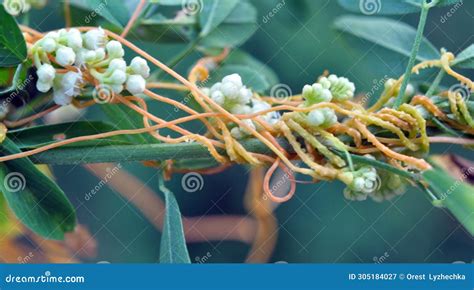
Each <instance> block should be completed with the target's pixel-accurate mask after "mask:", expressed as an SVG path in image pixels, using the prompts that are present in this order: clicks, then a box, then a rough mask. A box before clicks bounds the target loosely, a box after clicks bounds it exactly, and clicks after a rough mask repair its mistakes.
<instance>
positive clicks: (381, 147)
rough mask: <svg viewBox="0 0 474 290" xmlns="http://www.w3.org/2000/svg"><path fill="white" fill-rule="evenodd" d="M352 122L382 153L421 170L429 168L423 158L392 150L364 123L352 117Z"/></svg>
mask: <svg viewBox="0 0 474 290" xmlns="http://www.w3.org/2000/svg"><path fill="white" fill-rule="evenodd" d="M353 122H354V124H355V126H356V127H357V129H358V130H359V131H360V132H361V133H362V135H364V137H365V138H367V140H368V141H369V142H370V143H372V144H373V145H374V146H375V147H377V148H378V149H379V150H380V151H381V152H382V153H384V154H385V155H387V156H388V157H391V158H394V159H397V160H400V161H403V162H405V163H407V164H411V165H413V166H415V167H417V168H419V169H421V170H428V169H430V168H431V165H430V164H429V163H428V162H426V161H425V160H423V159H418V158H414V157H411V156H407V155H403V154H400V153H397V152H395V151H392V150H391V149H390V148H388V147H387V146H385V145H384V144H382V142H380V141H379V140H378V139H377V137H376V136H375V135H373V134H372V133H371V132H370V131H369V129H367V127H366V126H365V125H364V124H362V123H361V122H360V121H359V120H357V119H353Z"/></svg>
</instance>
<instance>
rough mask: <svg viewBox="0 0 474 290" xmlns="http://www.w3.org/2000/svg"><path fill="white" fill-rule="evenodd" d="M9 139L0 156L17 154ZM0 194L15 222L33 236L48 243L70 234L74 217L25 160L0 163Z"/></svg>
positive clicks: (61, 194) (53, 186) (54, 187)
mask: <svg viewBox="0 0 474 290" xmlns="http://www.w3.org/2000/svg"><path fill="white" fill-rule="evenodd" d="M19 152H20V150H19V149H18V147H17V146H16V145H15V143H14V142H12V141H11V140H10V139H8V138H7V139H5V140H4V142H3V143H2V146H1V149H0V154H2V155H9V154H14V153H19ZM0 180H1V182H0V191H1V192H3V194H4V196H5V199H6V200H7V202H8V205H9V206H10V208H11V209H12V210H13V212H14V213H15V215H16V216H17V217H18V219H19V220H20V221H21V222H22V223H23V224H25V225H26V226H27V227H29V228H30V229H31V230H32V231H34V232H35V233H37V234H39V235H41V236H43V237H45V238H49V239H63V238H64V234H65V233H66V232H70V231H72V230H74V227H75V225H76V215H75V211H74V208H73V206H72V205H71V203H70V202H69V200H68V199H67V197H66V195H65V194H64V192H63V191H62V190H61V189H60V188H59V187H58V186H57V185H56V183H54V182H53V181H52V180H51V179H49V178H48V177H46V176H45V175H44V174H43V173H41V171H39V170H38V168H36V166H35V165H34V164H33V163H32V162H31V161H30V160H29V159H28V158H22V159H16V160H12V161H7V162H4V163H0Z"/></svg>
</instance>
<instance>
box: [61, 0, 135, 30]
mask: <svg viewBox="0 0 474 290" xmlns="http://www.w3.org/2000/svg"><path fill="white" fill-rule="evenodd" d="M110 2H112V1H110ZM70 3H71V5H73V6H75V7H78V8H80V9H83V10H86V11H89V12H90V15H88V17H91V18H94V15H95V14H98V15H100V16H102V17H103V18H104V19H106V20H107V21H108V22H110V23H112V24H113V25H115V26H117V27H119V28H123V27H124V26H125V25H126V24H127V22H128V19H129V16H130V13H129V11H128V9H127V7H126V6H125V5H124V3H123V1H113V3H108V2H107V1H104V0H71V2H70ZM86 21H87V20H86ZM86 23H87V22H86Z"/></svg>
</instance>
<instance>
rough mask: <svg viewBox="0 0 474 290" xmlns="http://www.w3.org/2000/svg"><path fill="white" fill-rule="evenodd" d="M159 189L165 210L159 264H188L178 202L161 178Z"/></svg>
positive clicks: (189, 261)
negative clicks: (163, 198)
mask: <svg viewBox="0 0 474 290" xmlns="http://www.w3.org/2000/svg"><path fill="white" fill-rule="evenodd" d="M159 187H160V190H161V191H162V192H163V194H164V196H165V208H166V214H165V220H164V223H163V233H162V235H161V244H160V263H163V264H190V263H191V260H190V259H189V253H188V249H187V248H186V240H185V238H184V231H183V223H182V219H181V212H180V211H179V206H178V202H177V201H176V198H175V197H174V195H173V193H172V192H171V191H170V190H169V189H168V188H166V187H165V184H164V181H163V178H162V177H160V179H159Z"/></svg>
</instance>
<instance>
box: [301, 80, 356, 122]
mask: <svg viewBox="0 0 474 290" xmlns="http://www.w3.org/2000/svg"><path fill="white" fill-rule="evenodd" d="M354 92H355V86H354V84H353V83H352V82H350V81H349V80H348V79H347V78H344V77H338V76H336V75H329V76H328V77H322V78H320V79H319V80H318V82H317V83H314V84H312V85H305V86H304V87H303V92H302V96H303V98H304V100H305V102H304V104H303V106H305V107H310V106H312V105H315V104H318V103H323V102H331V101H345V100H349V99H351V98H353V97H354ZM302 115H303V116H304V119H305V121H306V124H307V125H309V126H311V127H319V128H328V127H330V126H332V125H334V124H335V123H337V115H336V112H335V111H334V110H333V109H331V108H319V109H314V110H312V111H310V112H308V113H306V114H302Z"/></svg>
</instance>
